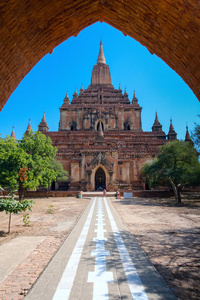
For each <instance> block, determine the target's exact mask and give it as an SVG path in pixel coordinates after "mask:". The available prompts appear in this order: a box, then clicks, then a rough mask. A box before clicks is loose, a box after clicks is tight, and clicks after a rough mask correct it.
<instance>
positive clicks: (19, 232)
mask: <svg viewBox="0 0 200 300" xmlns="http://www.w3.org/2000/svg"><path fill="white" fill-rule="evenodd" d="M34 201H35V204H34V206H33V209H32V212H29V211H28V212H27V213H28V214H29V221H30V223H29V224H28V225H26V224H24V222H23V221H22V220H23V215H24V214H25V213H18V214H13V215H12V221H11V234H10V235H7V234H6V232H7V231H8V215H6V214H5V213H4V212H0V246H1V245H3V244H6V243H8V242H9V241H10V240H11V239H14V238H17V237H23V236H24V237H27V236H30V237H35V236H38V237H39V236H40V237H41V236H42V237H43V238H44V240H43V242H41V243H40V244H39V245H38V246H37V247H36V248H35V250H33V251H32V252H31V253H30V254H29V255H28V257H26V258H25V259H24V260H23V261H22V262H21V263H19V265H18V266H17V268H16V269H14V271H12V272H11V273H10V274H9V275H8V276H7V277H6V278H5V279H4V280H3V281H2V282H1V283H0V299H1V300H21V299H23V298H24V296H25V295H26V294H27V292H28V290H29V289H30V288H31V287H32V285H33V284H34V282H35V281H36V280H37V278H38V277H39V275H40V274H41V272H42V271H43V269H44V268H45V266H46V265H47V264H48V263H49V261H50V260H51V258H52V257H53V256H54V254H55V253H56V252H57V250H58V249H59V247H60V246H61V245H62V243H63V241H64V240H65V238H66V236H67V235H68V233H69V232H70V230H71V228H73V226H74V225H75V224H76V222H77V220H78V218H79V216H80V215H81V213H82V211H83V209H84V208H85V207H86V205H87V203H88V202H89V200H88V199H78V198H73V197H66V198H58V197H57V198H40V199H34ZM27 221H28V220H27Z"/></svg>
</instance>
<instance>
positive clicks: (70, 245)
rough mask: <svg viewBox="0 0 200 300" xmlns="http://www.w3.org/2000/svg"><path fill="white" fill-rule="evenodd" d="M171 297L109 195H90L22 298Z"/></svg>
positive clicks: (56, 299)
mask: <svg viewBox="0 0 200 300" xmlns="http://www.w3.org/2000/svg"><path fill="white" fill-rule="evenodd" d="M51 299H53V300H64V299H65V300H66V299H70V300H72V299H81V300H82V299H83V300H90V299H95V300H100V299H102V300H104V299H113V300H114V299H115V300H116V299H139V300H147V299H149V300H162V299H167V300H172V299H173V300H174V299H176V298H175V296H174V295H173V293H172V292H171V291H170V290H169V288H168V287H167V286H166V284H165V282H164V280H163V279H162V278H161V276H160V275H159V274H158V273H157V272H156V270H155V268H154V267H153V266H152V265H151V264H150V262H149V261H148V260H147V258H146V256H145V254H144V253H143V252H142V250H141V248H140V247H139V245H138V244H137V242H136V241H135V239H134V238H133V236H132V235H131V234H130V232H129V231H128V229H127V228H126V227H125V226H124V225H123V223H122V221H121V219H120V217H119V215H118V214H117V212H116V210H115V209H114V207H113V205H112V204H111V202H110V200H109V198H103V197H95V198H92V200H91V202H90V204H89V205H88V206H87V208H86V210H85V211H84V213H83V215H82V216H81V218H80V219H79V221H78V223H77V224H76V226H75V227H74V228H73V230H72V231H71V233H70V235H69V236H68V237H67V239H66V240H65V242H64V243H63V244H62V246H61V247H60V249H59V251H58V252H57V253H56V255H55V256H54V258H53V259H52V260H51V262H50V263H49V265H48V266H47V268H46V269H45V270H44V272H43V273H42V275H41V276H40V277H39V279H38V280H37V281H36V283H35V285H34V286H33V288H32V289H31V290H30V292H29V293H28V294H27V296H26V300H51Z"/></svg>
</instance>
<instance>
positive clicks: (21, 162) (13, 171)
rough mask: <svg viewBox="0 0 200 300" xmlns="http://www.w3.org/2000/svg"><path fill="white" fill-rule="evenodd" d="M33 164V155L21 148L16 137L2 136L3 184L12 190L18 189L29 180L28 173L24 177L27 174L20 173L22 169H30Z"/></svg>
mask: <svg viewBox="0 0 200 300" xmlns="http://www.w3.org/2000/svg"><path fill="white" fill-rule="evenodd" d="M31 165H32V158H31V155H29V154H27V153H26V152H25V151H24V150H23V149H22V148H20V147H19V144H18V143H17V142H16V141H15V139H14V138H12V137H6V138H0V184H1V186H3V187H9V188H10V189H11V190H12V191H13V190H15V189H17V188H18V186H19V185H20V184H23V183H24V182H25V181H27V175H26V176H24V177H22V176H23V175H25V174H20V170H21V171H22V170H28V168H29V167H31ZM20 175H21V176H20ZM20 177H21V178H20ZM22 178H23V183H22Z"/></svg>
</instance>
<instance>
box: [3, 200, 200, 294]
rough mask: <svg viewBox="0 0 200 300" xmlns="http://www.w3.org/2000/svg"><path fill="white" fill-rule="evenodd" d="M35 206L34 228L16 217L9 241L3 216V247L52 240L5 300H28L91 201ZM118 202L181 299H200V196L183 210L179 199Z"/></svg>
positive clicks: (6, 289)
mask: <svg viewBox="0 0 200 300" xmlns="http://www.w3.org/2000/svg"><path fill="white" fill-rule="evenodd" d="M34 201H35V205H34V207H33V209H32V212H28V213H29V217H30V219H29V220H30V223H29V225H27V226H25V224H24V223H23V221H22V219H23V215H24V213H19V214H17V215H13V216H12V223H11V234H10V235H9V236H8V235H7V234H6V232H7V227H8V215H6V214H5V213H4V212H0V245H2V244H5V243H7V242H8V241H9V240H10V239H12V238H15V237H18V236H46V239H45V241H44V242H43V243H42V244H41V245H40V246H39V247H38V248H37V249H36V250H35V251H34V252H33V253H32V254H31V256H30V257H28V258H27V259H26V260H25V261H24V262H23V264H22V265H21V266H19V267H18V268H17V269H16V270H15V272H13V273H12V274H11V275H9V276H8V277H7V279H6V280H5V282H4V283H3V284H1V285H0V299H17V300H18V299H22V298H23V297H24V295H25V294H26V293H27V290H28V289H30V287H31V285H32V284H33V283H34V281H35V280H36V279H37V277H38V276H39V274H40V273H41V270H42V269H43V268H44V267H45V265H46V264H47V263H48V261H49V260H50V259H51V257H52V256H53V255H54V254H55V252H56V251H57V249H58V248H59V247H60V245H61V244H62V242H63V240H64V239H65V237H66V236H67V234H68V232H69V231H70V228H71V227H72V226H74V224H75V222H76V220H77V219H78V217H79V216H80V214H81V213H82V211H83V209H84V208H85V206H86V205H87V203H88V201H89V200H87V199H76V198H72V197H71V198H70V197H69V198H48V199H47V198H40V199H35V200H34ZM112 203H113V205H114V206H115V208H116V209H117V211H118V213H119V214H120V216H121V218H122V219H123V222H124V224H125V225H126V226H127V227H128V228H129V230H130V231H131V233H132V234H133V235H134V237H135V238H136V240H137V241H138V243H139V244H140V246H141V248H142V249H143V251H144V252H145V253H146V254H147V256H148V258H149V260H150V261H151V262H152V263H153V265H154V266H155V268H156V269H157V270H158V272H159V273H160V274H161V275H162V276H163V277H164V279H165V281H166V282H167V284H168V286H169V287H170V288H171V289H172V290H173V291H174V293H175V295H176V296H177V298H178V299H184V300H186V299H188V300H189V299H190V300H193V299H200V230H199V229H200V197H191V198H190V199H189V198H188V197H187V198H186V197H184V199H183V203H182V205H177V204H176V203H175V201H174V200H173V199H160V198H159V199H158V198H151V199H147V198H133V199H121V200H116V199H114V198H113V199H112ZM46 249H48V252H47V251H46ZM33 264H34V270H33ZM36 268H37V270H36ZM24 269H25V270H26V272H25V274H23V272H22V270H24ZM20 273H22V276H24V278H21V277H20V276H19V274H20ZM22 282H23V284H22ZM10 283H12V285H10ZM13 294H15V295H16V294H17V295H18V296H17V298H16V297H15V298H13ZM5 295H6V298H4V296H5Z"/></svg>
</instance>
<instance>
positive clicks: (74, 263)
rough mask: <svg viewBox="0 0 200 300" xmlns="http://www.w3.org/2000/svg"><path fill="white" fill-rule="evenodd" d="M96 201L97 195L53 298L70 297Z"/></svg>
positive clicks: (62, 299) (64, 298)
mask: <svg viewBox="0 0 200 300" xmlns="http://www.w3.org/2000/svg"><path fill="white" fill-rule="evenodd" d="M95 203H96V197H95V198H94V201H93V203H92V206H91V209H90V212H89V214H88V217H87V220H86V222H85V224H84V226H83V229H82V231H81V234H80V236H79V239H78V241H77V243H76V245H75V247H74V250H73V252H72V254H71V256H70V259H69V261H68V264H67V266H66V268H65V270H64V272H63V275H62V277H61V280H60V282H59V284H58V287H57V290H56V292H55V294H54V297H53V300H67V299H69V295H70V292H71V289H72V286H73V283H74V279H75V276H76V272H77V268H78V265H79V261H80V257H81V254H82V251H83V246H84V244H85V240H86V237H87V234H88V230H89V227H90V223H91V219H92V215H93V212H94V206H95Z"/></svg>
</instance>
